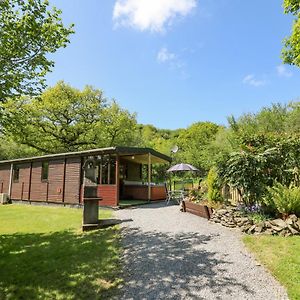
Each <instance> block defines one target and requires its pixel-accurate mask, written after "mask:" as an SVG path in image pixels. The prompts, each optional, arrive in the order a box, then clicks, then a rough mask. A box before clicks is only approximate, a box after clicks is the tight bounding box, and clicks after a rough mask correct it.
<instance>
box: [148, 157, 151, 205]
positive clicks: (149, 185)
mask: <svg viewBox="0 0 300 300" xmlns="http://www.w3.org/2000/svg"><path fill="white" fill-rule="evenodd" d="M150 200H151V153H148V201H150Z"/></svg>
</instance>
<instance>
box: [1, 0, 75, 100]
mask: <svg viewBox="0 0 300 300" xmlns="http://www.w3.org/2000/svg"><path fill="white" fill-rule="evenodd" d="M60 15H61V11H60V10H58V9H56V8H55V7H53V8H52V9H50V8H49V4H48V1H43V0H34V1H33V0H26V1H23V0H2V1H0V24H1V25H0V78H1V80H0V102H5V101H6V100H7V99H8V98H12V97H14V96H20V95H34V94H37V93H39V92H40V91H41V90H42V89H43V88H44V87H45V84H46V82H45V75H46V74H47V73H48V72H49V71H51V69H52V67H53V66H54V62H53V61H51V60H50V59H49V56H48V54H49V53H54V52H56V51H57V50H58V49H59V48H61V47H66V45H67V44H68V43H69V40H68V37H69V35H70V34H72V33H73V29H72V27H73V25H71V26H70V27H68V28H67V27H64V25H63V23H62V21H61V18H60Z"/></svg>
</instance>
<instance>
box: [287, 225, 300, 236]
mask: <svg viewBox="0 0 300 300" xmlns="http://www.w3.org/2000/svg"><path fill="white" fill-rule="evenodd" d="M288 229H289V231H290V232H291V234H292V235H297V234H299V233H300V232H299V231H298V230H296V229H294V228H293V227H292V226H291V225H288Z"/></svg>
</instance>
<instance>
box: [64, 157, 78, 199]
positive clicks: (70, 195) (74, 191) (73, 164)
mask: <svg viewBox="0 0 300 300" xmlns="http://www.w3.org/2000/svg"><path fill="white" fill-rule="evenodd" d="M66 162H67V164H66V176H65V201H64V202H66V203H79V186H80V172H81V158H80V157H74V158H68V159H67V161H66Z"/></svg>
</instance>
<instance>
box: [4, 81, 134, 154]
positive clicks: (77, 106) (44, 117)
mask: <svg viewBox="0 0 300 300" xmlns="http://www.w3.org/2000/svg"><path fill="white" fill-rule="evenodd" d="M4 108H5V110H4V116H3V120H2V127H3V130H4V133H5V135H6V136H7V137H10V138H11V139H12V140H14V141H15V142H17V143H19V144H23V145H27V146H30V147H32V148H34V149H37V150H39V151H40V153H57V152H67V151H77V150H84V149H90V148H96V147H107V146H116V145H118V144H119V143H121V144H125V142H126V141H127V140H131V139H132V134H134V124H135V116H134V115H130V114H129V113H128V112H126V111H123V110H122V109H121V108H119V107H118V106H117V104H116V103H115V102H113V103H112V104H110V103H109V102H108V101H107V100H106V98H105V97H104V96H103V93H102V91H101V90H97V89H93V88H92V87H90V86H86V87H85V88H84V89H83V90H82V91H80V90H78V89H75V88H72V87H71V86H69V85H67V84H65V83H64V82H59V83H58V84H57V85H56V86H54V87H52V88H49V89H47V90H46V91H45V92H44V93H43V94H42V95H41V96H40V97H33V98H29V97H22V98H20V99H17V100H14V101H13V100H9V101H8V102H7V103H5V104H4Z"/></svg>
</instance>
